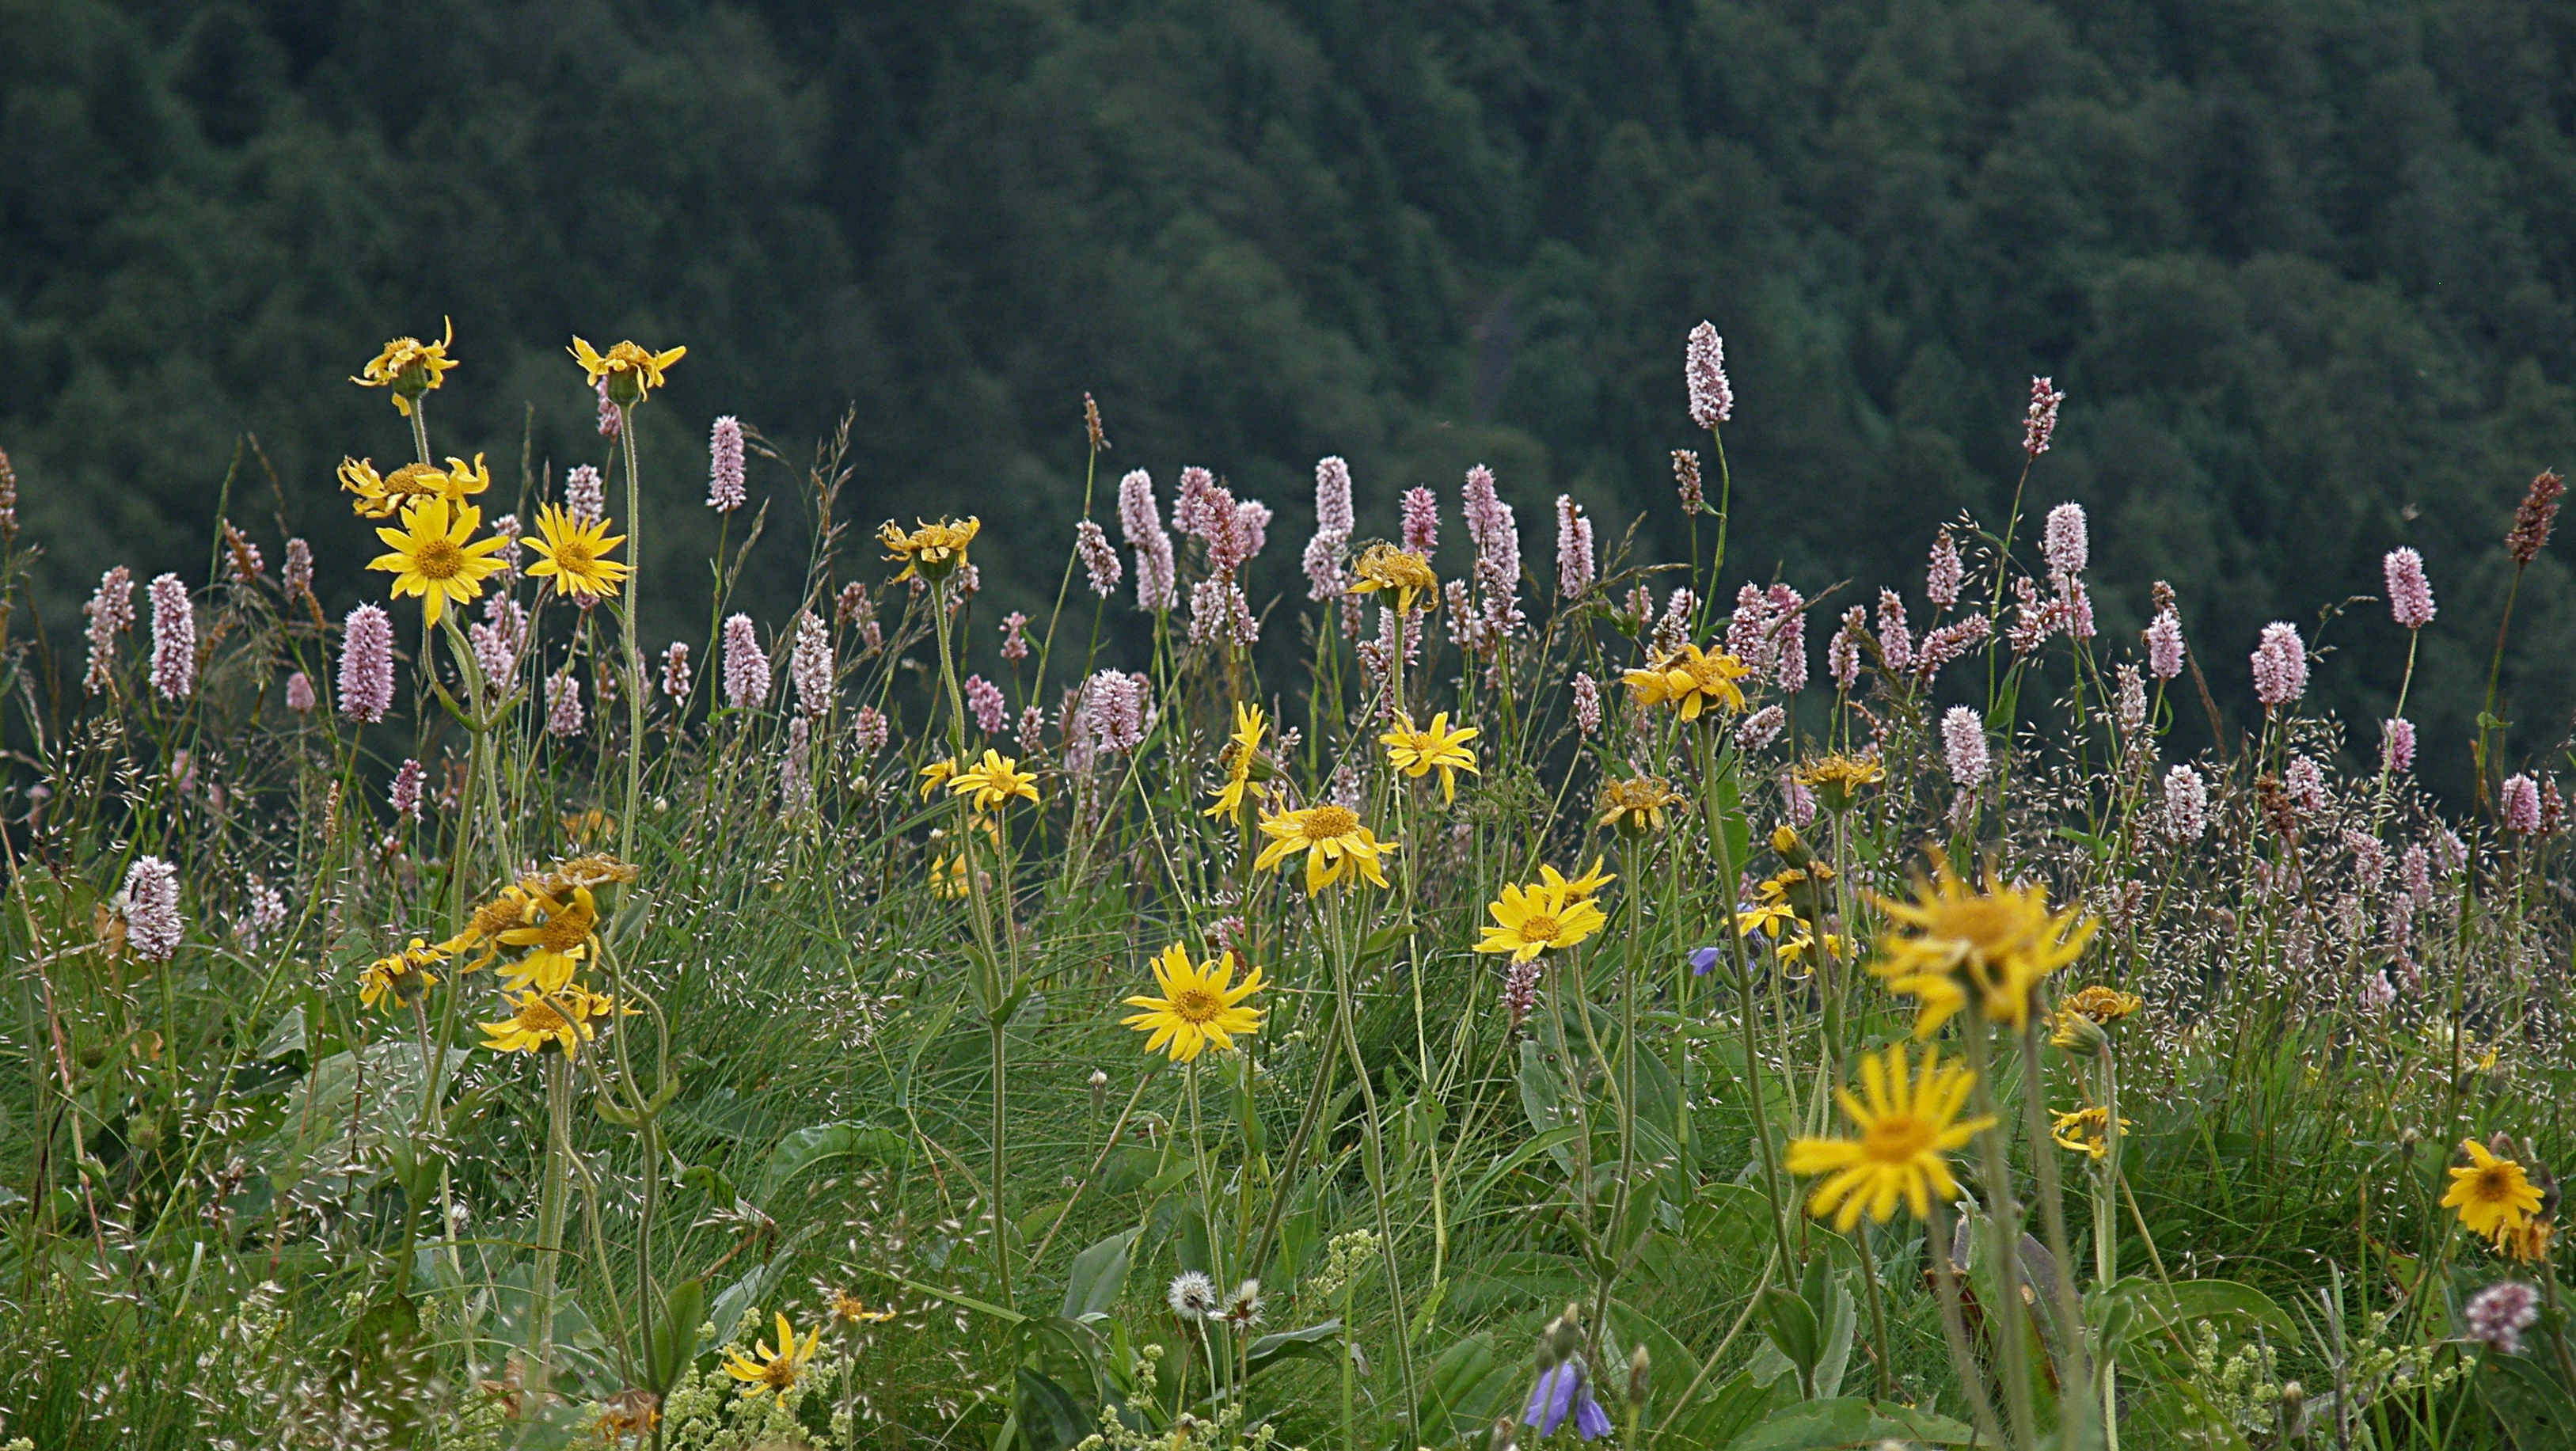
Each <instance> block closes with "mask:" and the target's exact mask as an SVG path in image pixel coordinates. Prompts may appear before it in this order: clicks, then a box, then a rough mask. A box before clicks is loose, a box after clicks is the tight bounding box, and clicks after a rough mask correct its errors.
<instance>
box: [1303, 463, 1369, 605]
mask: <svg viewBox="0 0 2576 1451" xmlns="http://www.w3.org/2000/svg"><path fill="white" fill-rule="evenodd" d="M1356 527H1358V525H1357V518H1356V515H1355V514H1354V513H1353V511H1352V507H1351V466H1350V465H1349V464H1348V463H1346V462H1344V461H1343V459H1342V458H1341V456H1340V455H1338V454H1335V455H1330V456H1327V457H1325V458H1320V459H1317V460H1316V461H1315V537H1313V538H1312V539H1309V540H1307V541H1306V554H1305V558H1304V560H1303V561H1302V564H1303V567H1304V569H1305V571H1306V598H1308V599H1310V600H1329V599H1338V598H1340V597H1341V595H1342V594H1343V593H1344V592H1345V591H1346V590H1348V589H1349V588H1350V579H1349V577H1348V575H1347V573H1346V572H1345V571H1344V569H1343V567H1342V562H1343V559H1344V557H1345V556H1346V555H1348V554H1349V552H1350V547H1351V531H1352V530H1353V529H1354V528H1356Z"/></svg>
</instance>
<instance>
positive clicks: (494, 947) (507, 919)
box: [438, 882, 535, 987]
mask: <svg viewBox="0 0 2576 1451" xmlns="http://www.w3.org/2000/svg"><path fill="white" fill-rule="evenodd" d="M534 910H535V904H534V902H533V901H532V900H531V899H530V897H529V895H528V890H527V888H525V887H523V886H520V885H519V884H517V883H515V882H514V883H512V884H511V885H509V886H506V887H503V888H502V889H501V890H500V891H498V892H496V893H494V894H493V896H492V900H490V901H488V902H485V903H483V904H481V905H480V906H477V907H476V908H475V909H474V912H473V915H471V916H469V917H467V918H466V919H465V926H464V928H463V929H462V930H460V931H459V932H458V933H457V934H456V935H455V936H453V937H451V938H449V939H447V940H446V941H445V942H442V943H440V944H438V948H439V951H441V952H447V953H467V952H470V953H473V954H474V957H473V959H472V960H471V961H469V962H463V963H459V964H458V965H457V969H456V970H457V971H459V972H476V971H479V970H481V969H483V968H486V967H489V966H491V965H492V959H494V958H496V957H498V956H500V955H501V934H502V933H504V932H507V931H509V930H510V929H512V928H514V927H522V926H525V925H526V924H527V922H528V919H529V914H530V913H532V912H533V911H534ZM512 986H514V987H518V986H524V984H520V983H513V984H512Z"/></svg>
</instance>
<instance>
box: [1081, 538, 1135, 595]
mask: <svg viewBox="0 0 2576 1451" xmlns="http://www.w3.org/2000/svg"><path fill="white" fill-rule="evenodd" d="M1073 549H1074V552H1075V553H1076V554H1079V555H1081V556H1082V572H1083V574H1084V575H1085V576H1087V577H1088V579H1089V580H1090V583H1091V592H1092V593H1093V594H1095V595H1098V596H1099V597H1100V598H1102V599H1104V600H1105V599H1107V598H1109V597H1110V596H1111V595H1112V594H1114V593H1116V592H1117V590H1118V581H1119V580H1121V579H1123V578H1125V577H1126V573H1127V568H1126V566H1125V565H1122V564H1120V563H1119V562H1118V550H1117V547H1116V546H1115V545H1112V544H1111V543H1110V542H1109V535H1108V533H1107V531H1105V530H1103V529H1102V528H1101V527H1100V526H1099V525H1097V524H1094V523H1093V522H1091V521H1090V520H1088V519H1085V520H1083V521H1082V522H1081V523H1079V524H1076V525H1074V526H1073Z"/></svg>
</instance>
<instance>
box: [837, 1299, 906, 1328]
mask: <svg viewBox="0 0 2576 1451" xmlns="http://www.w3.org/2000/svg"><path fill="white" fill-rule="evenodd" d="M831 1305H832V1318H833V1319H835V1320H838V1321H840V1322H841V1323H842V1324H844V1325H882V1324H884V1323H885V1322H886V1321H888V1320H891V1319H893V1318H894V1311H892V1310H872V1309H870V1308H868V1302H867V1301H865V1300H863V1299H861V1298H859V1295H858V1292H857V1291H855V1290H834V1291H833V1292H832V1296H831Z"/></svg>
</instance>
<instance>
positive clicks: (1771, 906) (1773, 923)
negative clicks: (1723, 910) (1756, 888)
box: [1735, 902, 1800, 937]
mask: <svg viewBox="0 0 2576 1451" xmlns="http://www.w3.org/2000/svg"><path fill="white" fill-rule="evenodd" d="M1799 925H1800V923H1799V921H1798V914H1797V913H1796V912H1795V911H1792V910H1791V909H1790V906H1789V904H1788V903H1786V902H1756V903H1754V904H1753V905H1752V906H1750V907H1747V908H1745V909H1744V910H1743V911H1741V912H1738V913H1736V914H1735V930H1736V933H1737V935H1739V936H1743V937H1750V936H1752V935H1753V934H1755V933H1757V932H1759V933H1761V934H1762V935H1763V936H1765V937H1769V936H1771V935H1772V934H1774V933H1777V932H1787V931H1793V930H1795V929H1796V928H1797V927H1798V926H1799Z"/></svg>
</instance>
